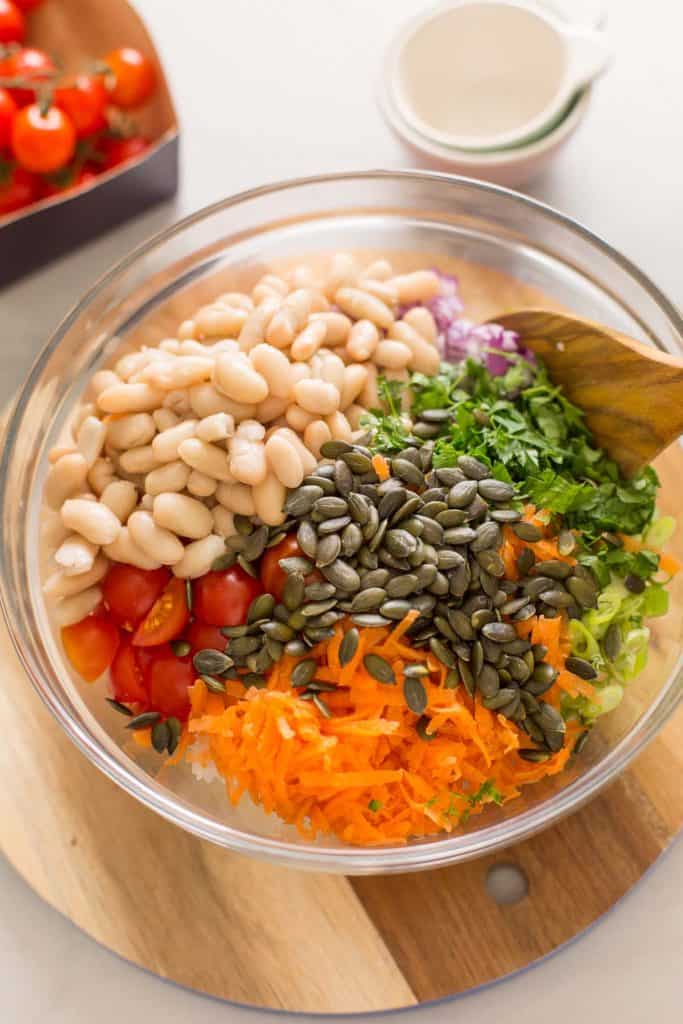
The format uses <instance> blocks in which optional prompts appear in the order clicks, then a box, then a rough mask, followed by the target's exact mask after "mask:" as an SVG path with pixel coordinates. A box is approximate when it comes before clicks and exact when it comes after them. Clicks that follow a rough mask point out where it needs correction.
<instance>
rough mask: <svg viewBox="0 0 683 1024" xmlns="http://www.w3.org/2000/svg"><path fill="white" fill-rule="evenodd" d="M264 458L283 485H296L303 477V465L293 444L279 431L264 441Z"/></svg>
mask: <svg viewBox="0 0 683 1024" xmlns="http://www.w3.org/2000/svg"><path fill="white" fill-rule="evenodd" d="M265 449H266V459H267V460H268V465H269V467H270V471H271V472H272V473H274V474H275V476H276V477H277V478H278V480H279V481H280V483H282V484H284V486H285V487H298V486H299V484H300V483H301V481H302V480H303V478H304V467H303V465H302V463H301V459H300V458H299V453H298V451H297V450H296V448H295V447H294V445H293V444H291V443H290V441H289V440H288V439H287V437H286V436H283V434H282V433H281V432H280V431H277V432H276V433H275V434H273V435H272V436H271V437H269V438H268V440H267V441H266V446H265Z"/></svg>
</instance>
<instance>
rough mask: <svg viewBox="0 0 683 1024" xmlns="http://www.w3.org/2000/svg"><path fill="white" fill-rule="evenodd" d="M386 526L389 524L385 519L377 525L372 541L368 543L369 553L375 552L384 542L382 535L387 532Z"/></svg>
mask: <svg viewBox="0 0 683 1024" xmlns="http://www.w3.org/2000/svg"><path fill="white" fill-rule="evenodd" d="M388 526H389V523H388V520H386V519H384V520H383V521H382V522H381V523H380V524H379V526H378V527H377V529H376V530H375V533H374V535H373V537H372V539H371V540H370V541H369V542H368V550H369V551H377V548H378V547H379V546H380V544H381V543H382V541H383V540H384V534H385V533H386V532H387V527H388Z"/></svg>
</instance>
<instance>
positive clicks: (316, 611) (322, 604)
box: [301, 597, 337, 619]
mask: <svg viewBox="0 0 683 1024" xmlns="http://www.w3.org/2000/svg"><path fill="white" fill-rule="evenodd" d="M336 603H337V599H336V597H333V598H331V599H329V600H327V601H311V602H310V603H309V604H305V605H304V606H303V608H302V609H301V614H302V615H303V616H305V617H306V618H307V619H314V618H315V617H316V616H318V615H324V614H325V612H329V611H330V610H331V609H332V608H334V607H335V605H336Z"/></svg>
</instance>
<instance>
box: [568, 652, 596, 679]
mask: <svg viewBox="0 0 683 1024" xmlns="http://www.w3.org/2000/svg"><path fill="white" fill-rule="evenodd" d="M564 665H565V668H566V669H567V671H568V672H571V673H572V675H574V676H579V678H580V679H597V677H598V673H597V670H596V669H595V668H594V667H593V665H591V663H590V661H587V660H586V659H585V658H577V657H576V656H575V655H573V654H572V655H570V657H568V658H567V660H566V661H565V663H564Z"/></svg>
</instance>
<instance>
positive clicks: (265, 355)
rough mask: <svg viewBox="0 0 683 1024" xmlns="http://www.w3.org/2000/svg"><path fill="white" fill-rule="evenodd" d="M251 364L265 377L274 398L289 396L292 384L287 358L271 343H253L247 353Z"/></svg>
mask: <svg viewBox="0 0 683 1024" xmlns="http://www.w3.org/2000/svg"><path fill="white" fill-rule="evenodd" d="M249 359H250V361H251V365H252V366H253V367H254V369H255V370H256V372H257V373H260V374H261V376H262V377H263V378H265V380H266V382H267V384H268V392H269V394H270V395H274V396H275V397H276V398H289V396H290V394H291V390H292V385H291V382H290V378H289V359H288V358H287V356H286V355H283V353H282V352H280V350H279V349H277V348H273V346H272V345H265V344H261V345H254V347H253V348H252V350H251V352H250V353H249Z"/></svg>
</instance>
